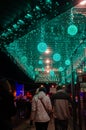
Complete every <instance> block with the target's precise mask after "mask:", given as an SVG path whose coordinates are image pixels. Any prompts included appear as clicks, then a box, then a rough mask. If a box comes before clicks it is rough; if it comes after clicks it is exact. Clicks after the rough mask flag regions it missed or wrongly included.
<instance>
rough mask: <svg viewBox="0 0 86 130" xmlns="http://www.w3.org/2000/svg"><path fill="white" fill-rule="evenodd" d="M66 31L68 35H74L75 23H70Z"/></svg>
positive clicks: (75, 31)
mask: <svg viewBox="0 0 86 130" xmlns="http://www.w3.org/2000/svg"><path fill="white" fill-rule="evenodd" d="M67 32H68V34H69V35H71V36H74V35H76V33H77V32H78V28H77V26H76V25H74V24H72V25H70V26H69V27H68V29H67Z"/></svg>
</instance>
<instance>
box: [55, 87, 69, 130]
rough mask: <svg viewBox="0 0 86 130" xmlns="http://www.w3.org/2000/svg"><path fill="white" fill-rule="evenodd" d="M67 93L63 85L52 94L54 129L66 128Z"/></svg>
mask: <svg viewBox="0 0 86 130" xmlns="http://www.w3.org/2000/svg"><path fill="white" fill-rule="evenodd" d="M69 102H71V100H70V97H69V95H68V94H67V93H66V91H65V86H63V87H62V89H60V90H57V92H56V93H55V94H54V95H53V96H52V105H53V117H54V126H55V130H67V129H68V120H69V118H70V111H69Z"/></svg>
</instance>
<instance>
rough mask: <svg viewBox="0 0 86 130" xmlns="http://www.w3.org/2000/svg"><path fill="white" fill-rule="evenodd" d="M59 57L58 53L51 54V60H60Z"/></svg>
mask: <svg viewBox="0 0 86 130" xmlns="http://www.w3.org/2000/svg"><path fill="white" fill-rule="evenodd" d="M60 59H61V55H60V54H58V53H55V54H54V55H53V60H54V61H60Z"/></svg>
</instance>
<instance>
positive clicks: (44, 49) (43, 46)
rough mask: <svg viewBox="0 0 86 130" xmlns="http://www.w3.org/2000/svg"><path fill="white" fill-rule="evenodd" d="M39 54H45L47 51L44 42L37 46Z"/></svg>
mask: <svg viewBox="0 0 86 130" xmlns="http://www.w3.org/2000/svg"><path fill="white" fill-rule="evenodd" d="M37 49H38V51H39V52H42V53H43V52H45V51H46V50H47V44H46V43H44V42H40V43H39V44H38V46H37Z"/></svg>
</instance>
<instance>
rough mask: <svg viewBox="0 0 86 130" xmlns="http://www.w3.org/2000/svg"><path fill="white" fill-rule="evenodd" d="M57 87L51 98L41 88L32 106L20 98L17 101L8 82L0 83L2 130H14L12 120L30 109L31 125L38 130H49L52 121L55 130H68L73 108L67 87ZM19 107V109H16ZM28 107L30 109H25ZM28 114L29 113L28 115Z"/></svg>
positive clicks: (43, 88)
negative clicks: (71, 107)
mask: <svg viewBox="0 0 86 130" xmlns="http://www.w3.org/2000/svg"><path fill="white" fill-rule="evenodd" d="M59 88H60V87H57V91H56V93H54V94H52V96H51V97H50V96H49V95H47V90H46V88H45V87H44V86H41V87H39V88H38V89H37V90H36V92H35V94H34V96H33V97H32V101H31V103H30V105H28V104H26V102H25V101H23V100H22V98H20V99H19V100H16V105H15V100H14V97H13V94H12V90H11V86H10V84H9V82H8V80H1V81H0V130H12V129H13V126H12V123H11V121H12V118H13V117H14V116H15V115H16V114H19V116H20V114H21V112H22V109H23V111H24V108H27V109H29V110H30V111H29V117H28V118H29V120H30V124H31V125H32V124H33V123H34V124H35V128H36V130H48V125H49V122H50V121H51V120H53V121H54V126H55V130H68V121H69V118H70V117H71V115H70V110H69V106H70V105H71V106H72V101H71V99H70V96H69V95H68V93H67V92H66V90H65V88H66V87H65V86H62V87H61V88H60V89H59ZM16 106H17V107H16ZM24 106H28V107H24ZM26 114H27V113H26Z"/></svg>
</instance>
